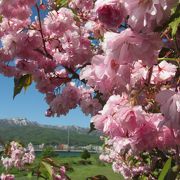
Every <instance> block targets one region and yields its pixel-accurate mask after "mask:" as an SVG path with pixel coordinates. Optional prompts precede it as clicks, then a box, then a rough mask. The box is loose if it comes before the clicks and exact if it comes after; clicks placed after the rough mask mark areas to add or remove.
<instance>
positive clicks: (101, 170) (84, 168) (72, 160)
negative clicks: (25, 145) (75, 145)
mask: <svg viewBox="0 0 180 180" xmlns="http://www.w3.org/2000/svg"><path fill="white" fill-rule="evenodd" d="M81 160H82V159H81V158H80V157H56V158H54V161H56V162H57V163H58V164H63V163H68V164H69V166H70V167H72V168H73V171H69V172H68V173H67V175H68V176H69V177H70V178H71V179H72V180H85V179H86V178H87V177H90V176H96V175H104V176H106V177H107V178H108V179H109V180H123V178H122V176H121V175H119V174H116V173H114V172H113V171H112V169H111V166H110V165H109V164H105V163H102V162H101V161H99V160H98V156H97V155H93V156H92V157H91V158H90V159H88V160H89V161H91V164H88V165H83V164H81V163H80V161H81ZM36 163H37V161H36ZM0 171H1V168H0ZM12 173H14V174H15V176H16V178H15V179H16V180H37V177H31V178H30V177H27V176H25V175H26V174H27V173H26V172H19V171H17V170H13V172H12ZM39 180H41V179H39Z"/></svg>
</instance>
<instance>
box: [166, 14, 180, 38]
mask: <svg viewBox="0 0 180 180" xmlns="http://www.w3.org/2000/svg"><path fill="white" fill-rule="evenodd" d="M179 24H180V17H178V18H176V19H174V21H172V22H171V23H170V24H169V27H170V28H171V35H172V37H174V36H175V35H176V32H177V30H178V27H179Z"/></svg>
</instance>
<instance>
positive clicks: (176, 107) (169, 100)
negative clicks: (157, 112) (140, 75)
mask: <svg viewBox="0 0 180 180" xmlns="http://www.w3.org/2000/svg"><path fill="white" fill-rule="evenodd" d="M156 100H157V102H158V103H159V104H160V108H161V112H162V114H163V115H164V117H165V121H164V122H165V124H167V125H168V126H169V127H171V128H175V129H179V127H180V93H179V92H175V91H172V90H163V91H160V92H159V93H158V94H157V96H156Z"/></svg>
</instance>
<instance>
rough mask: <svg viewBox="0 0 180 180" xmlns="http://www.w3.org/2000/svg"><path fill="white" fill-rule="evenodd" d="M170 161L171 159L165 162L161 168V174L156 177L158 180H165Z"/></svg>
mask: <svg viewBox="0 0 180 180" xmlns="http://www.w3.org/2000/svg"><path fill="white" fill-rule="evenodd" d="M171 161H172V158H169V159H168V160H167V161H166V163H165V165H164V167H163V169H162V171H161V174H160V175H159V177H158V180H164V179H165V177H166V175H167V173H168V171H169V169H170V168H171Z"/></svg>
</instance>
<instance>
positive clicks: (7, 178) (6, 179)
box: [1, 174, 15, 180]
mask: <svg viewBox="0 0 180 180" xmlns="http://www.w3.org/2000/svg"><path fill="white" fill-rule="evenodd" d="M14 179H15V177H14V175H12V174H1V180H14Z"/></svg>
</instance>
